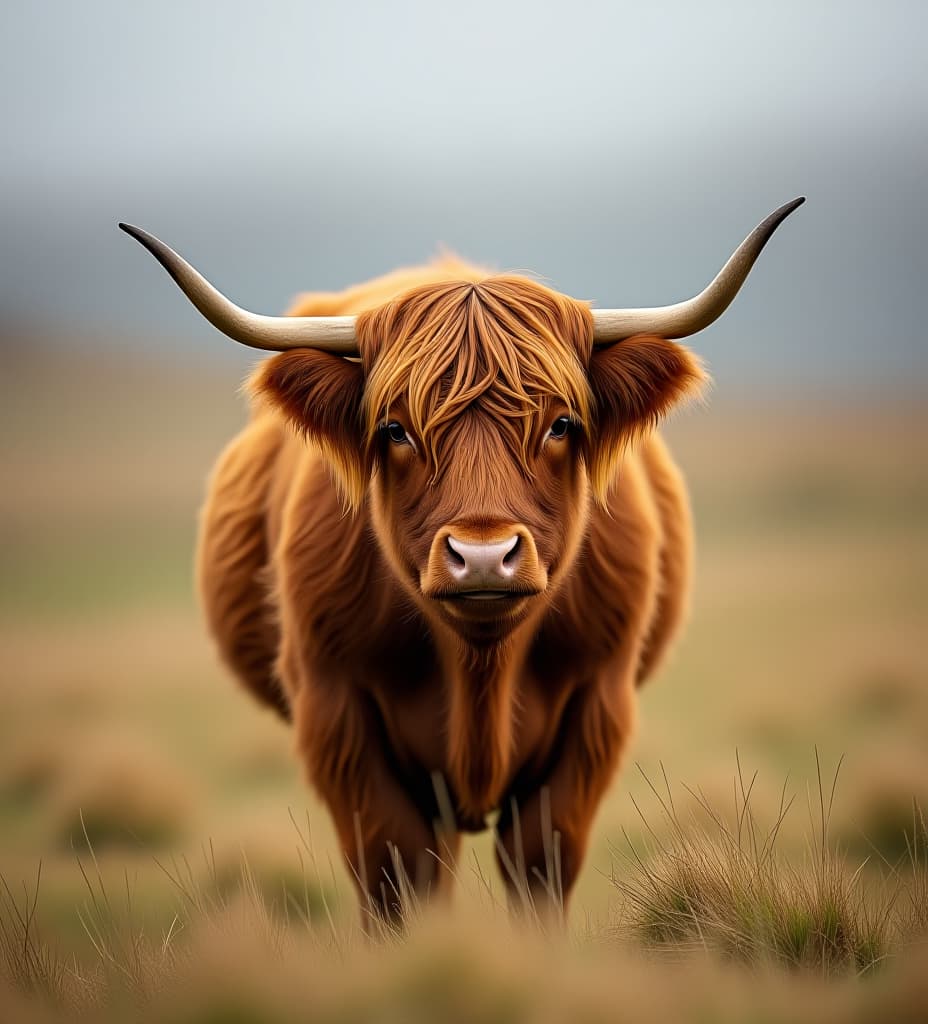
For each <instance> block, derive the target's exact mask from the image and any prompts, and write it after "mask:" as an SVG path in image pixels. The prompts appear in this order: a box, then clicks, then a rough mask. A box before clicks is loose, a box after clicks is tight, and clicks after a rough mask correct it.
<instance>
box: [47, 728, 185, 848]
mask: <svg viewBox="0 0 928 1024" xmlns="http://www.w3.org/2000/svg"><path fill="white" fill-rule="evenodd" d="M191 809H192V794H191V787H190V784H189V783H188V781H187V780H186V779H185V778H184V777H183V776H181V775H180V774H179V773H178V772H177V771H176V770H175V769H174V767H173V766H172V765H171V764H170V763H167V762H166V761H165V759H164V758H163V757H160V756H157V755H156V754H155V753H154V752H153V751H150V750H147V749H146V748H145V747H144V745H140V744H137V743H132V742H129V741H120V742H107V741H106V740H102V741H101V742H100V743H99V744H96V745H93V746H90V745H88V747H87V752H86V756H85V757H84V758H82V759H81V761H80V762H79V763H76V764H73V765H72V766H71V769H70V771H69V772H68V773H67V775H65V776H63V777H62V778H61V780H60V782H59V785H58V786H57V787H56V789H55V791H54V792H53V793H52V794H51V795H50V797H49V815H48V817H49V823H50V828H51V832H52V837H53V839H54V841H55V842H56V843H57V845H59V846H60V847H62V848H69V847H72V846H78V847H79V846H81V845H82V844H83V843H84V841H87V842H89V843H91V844H92V845H93V846H94V847H95V848H96V849H98V850H99V849H102V848H104V847H110V846H116V847H120V846H127V845H128V846H134V847H137V846H143V847H151V848H159V847H164V846H166V845H167V844H169V843H173V842H175V841H177V840H178V839H179V838H181V837H182V835H183V833H184V830H185V828H186V825H187V822H188V820H189V818H190V813H191Z"/></svg>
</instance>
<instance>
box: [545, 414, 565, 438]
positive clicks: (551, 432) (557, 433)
mask: <svg viewBox="0 0 928 1024" xmlns="http://www.w3.org/2000/svg"><path fill="white" fill-rule="evenodd" d="M569 430H570V417H569V416H558V418H557V419H556V420H555V421H554V422H553V423H552V424H551V426H550V427H549V428H548V437H553V438H554V440H555V441H559V440H560V439H561V438H562V437H566V436H567V432H568V431H569Z"/></svg>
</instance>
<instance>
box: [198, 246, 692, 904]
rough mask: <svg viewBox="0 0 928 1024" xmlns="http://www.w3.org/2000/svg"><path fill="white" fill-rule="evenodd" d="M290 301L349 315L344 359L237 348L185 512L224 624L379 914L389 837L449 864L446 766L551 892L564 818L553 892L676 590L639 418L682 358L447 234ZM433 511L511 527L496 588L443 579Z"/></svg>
mask: <svg viewBox="0 0 928 1024" xmlns="http://www.w3.org/2000/svg"><path fill="white" fill-rule="evenodd" d="M291 312H292V313H293V314H296V315H314V314H320V315H321V314H348V313H360V314H362V315H361V316H360V317H359V320H358V337H359V344H360V351H361V360H360V362H359V363H358V362H353V361H349V360H345V359H342V358H339V357H337V356H332V355H328V354H326V353H323V352H316V351H308V350H294V351H290V352H287V353H284V354H281V355H278V356H275V357H273V358H271V359H269V360H268V361H267V362H265V363H264V364H263V365H262V366H261V367H260V368H259V370H258V371H257V373H256V374H255V377H254V379H253V381H252V390H253V393H254V395H255V403H254V411H253V417H252V421H251V423H250V424H249V425H248V427H246V429H245V430H244V431H243V433H242V434H241V435H240V436H239V437H238V438H236V439H235V440H234V441H233V442H232V444H231V445H230V446H229V448H228V449H227V450H226V452H225V453H224V455H223V456H222V458H221V459H220V461H219V464H218V466H217V469H216V472H215V474H214V476H213V480H212V484H211V488H210V493H209V497H208V500H207V504H206V507H205V510H204V513H203V523H202V534H201V544H200V561H199V572H200V583H201V591H202V595H203V601H204V604H205V606H206V611H207V616H208V619H209V623H210V626H211V629H212V631H213V633H214V634H215V636H216V638H217V640H218V643H219V647H220V650H221V652H222V654H223V656H224V658H225V660H226V661H227V662H228V663H229V665H230V666H231V667H232V668H233V670H234V671H235V672H236V673H237V675H238V676H239V678H240V679H241V680H242V681H243V682H244V683H245V685H246V686H247V687H248V688H249V689H250V690H251V691H252V692H253V693H254V694H256V695H257V696H258V697H259V698H261V699H262V700H264V701H265V702H267V703H268V704H270V705H271V706H273V707H274V708H276V709H277V710H278V711H280V712H281V713H283V714H285V715H287V716H288V717H292V719H293V721H294V723H295V727H296V733H297V741H298V747H299V751H300V754H301V756H302V758H303V759H304V761H305V764H306V768H307V771H308V774H309V778H310V779H311V781H312V782H313V784H314V785H315V786H316V787H317V789H318V790H319V792H320V793H321V795H322V797H323V798H324V800H325V801H326V803H327V804H328V806H329V808H330V810H331V812H332V815H333V817H334V820H335V824H336V827H337V829H338V833H339V836H340V838H341V842H342V845H343V848H344V851H345V855H346V856H347V858H348V859H349V861H350V862H351V864H352V865H353V867H354V869H355V872H356V874H357V877H358V879H359V886H360V888H361V890H362V892H363V893H366V894H367V895H369V896H370V898H371V899H372V900H373V903H374V905H375V906H377V907H378V908H379V909H380V910H381V911H382V912H384V913H388V914H389V913H390V912H391V902H392V897H391V894H392V892H393V888H392V886H393V884H395V874H394V872H395V861H394V860H393V859H391V855H390V851H389V849H388V844H392V845H393V846H394V847H395V853H396V854H398V856H399V858H401V860H402V862H403V865H404V867H405V869H406V870H407V871H408V872H409V874H410V876H411V877H413V878H414V879H415V881H416V884H417V885H419V886H420V887H428V886H429V885H437V884H438V883H440V882H441V881H442V879H441V874H442V871H443V869H442V868H441V866H440V864H439V861H438V860H437V859H436V858H435V857H434V856H432V855H430V854H429V852H428V851H430V850H437V849H438V842H437V837H436V831H435V828H436V825H435V822H436V820H437V819H438V818H439V806H438V803H437V802H436V795H435V788H434V783H435V778H436V776H437V775H440V776H441V778H442V781H443V786H444V788H445V789H446V791H447V793H448V794H449V798H450V801H451V804H452V808H453V813H454V816H455V823H454V827H455V829H456V830H457V831H472V830H478V829H482V828H484V827H486V824H485V822H486V819H487V816H488V815H489V814H491V813H492V812H494V811H496V810H499V811H500V817H499V820H498V822H497V830H498V833H499V840H500V848H501V859H502V860H503V861H504V862H505V861H506V860H507V859H508V860H511V861H512V862H513V863H518V864H519V865H520V866H523V865H524V871H525V873H526V876H527V878H528V881H529V883H530V885H531V886H532V887H533V889H534V890H535V895H536V897H537V898H538V899H540V900H542V901H547V900H548V899H549V893H548V892H547V890H546V889H545V888H544V886H543V884H542V883H541V882H540V881H539V878H538V876H539V873H540V875H541V877H546V876H547V875H548V874H549V868H550V859H551V853H552V834H555V835H556V836H557V837H559V838H558V839H557V842H558V843H559V855H560V873H561V880H560V881H561V885H562V887H563V892H564V893H565V895H566V894H568V893H569V891H570V887H571V885H572V884H573V881H574V879H575V878H576V875H577V871H578V870H579V867H580V864H581V862H582V859H583V855H584V851H585V848H586V843H587V838H588V835H589V830H590V825H591V821H592V818H593V815H594V813H595V810H596V807H597V804H598V802H599V800H600V798H601V797H602V794H603V792H604V790H605V788H606V786H607V785H608V783H609V781H610V779H611V778H612V776H613V774H614V772H615V769H616V767H617V765H618V762H619V757H620V754H621V752H622V749H623V747H624V746H625V744H626V742H627V741H628V738H629V735H630V733H631V731H632V727H633V720H634V709H635V686H636V684H637V683H639V682H641V681H642V680H643V679H644V678H645V677H646V676H647V675H649V674H650V673H651V672H653V670H654V668H655V666H656V664H657V663H658V661H659V660H660V658H661V656H662V654H663V653H664V651H665V650H666V648H667V645H668V643H669V641H670V639H671V637H672V635H673V634H674V632H675V630H676V628H677V626H678V625H679V623H680V620H681V618H682V616H683V613H684V608H685V602H686V593H687V587H688V582H689V563H690V545H691V531H690V521H689V512H688V506H687V500H686V493H685V489H684V487H683V483H682V481H681V478H680V476H679V474H678V472H677V470H676V468H675V467H674V465H673V463H672V462H671V460H670V457H669V455H668V454H667V451H666V449H665V448H664V446H663V444H662V443H661V441H660V439H659V438H658V437H657V436H656V435H655V434H654V433H653V427H654V426H655V424H656V423H657V421H658V420H659V419H660V417H661V416H663V415H664V413H666V412H667V411H668V410H669V409H670V408H671V406H673V405H674V404H675V403H676V402H677V401H679V400H680V399H681V398H683V397H684V396H686V395H688V394H691V393H692V392H694V391H695V390H696V389H697V388H698V385H699V384H700V382H701V380H702V372H701V370H700V368H699V365H698V363H697V362H696V361H695V360H694V359H693V357H692V356H691V355H690V354H689V353H688V352H687V351H686V349H684V348H683V347H682V346H680V345H678V344H674V343H671V342H668V341H665V340H662V339H660V338H653V337H639V338H632V339H630V340H628V341H623V342H621V343H619V344H616V345H613V346H612V347H610V348H606V349H600V350H595V351H594V349H593V346H592V322H591V316H590V311H589V309H588V307H587V306H586V305H585V304H583V303H580V302H576V301H575V300H573V299H569V298H567V297H565V296H563V295H559V294H557V293H555V292H553V291H551V290H549V289H547V288H545V287H543V286H541V285H539V284H537V283H535V282H533V281H531V280H528V279H526V278H520V277H493V276H490V275H488V274H486V273H485V272H483V271H481V270H479V269H478V268H475V267H469V266H467V265H466V264H462V263H459V262H458V261H456V260H453V259H448V260H445V261H442V262H439V263H437V264H433V265H432V266H430V267H425V268H421V269H418V270H414V271H400V272H398V273H397V274H393V275H390V276H388V277H387V278H382V279H380V280H378V281H374V282H371V283H370V284H369V285H366V286H360V287H358V288H354V289H351V290H349V291H346V292H344V293H341V294H339V295H325V296H313V295H308V296H304V297H303V298H302V299H301V300H300V301H299V302H298V303H297V304H296V306H295V307H294V308H293V309H292V310H291ZM564 416H567V417H569V418H570V424H571V425H570V427H569V429H568V431H567V434H566V436H564V437H560V436H557V437H556V436H554V433H553V431H552V430H551V429H550V428H551V427H552V424H553V423H554V422H555V421H557V420H558V418H561V417H564ZM388 422H389V423H394V424H399V425H401V426H402V427H403V428H404V429H405V432H406V439H400V440H397V439H396V437H394V438H393V439H391V437H390V436H389V434H388V433H387V432H386V431H385V430H384V426H385V424H387V423H388ZM561 423H562V425H563V420H561ZM293 427H296V430H294V429H292V428H293ZM394 433H397V428H394ZM452 533H453V535H454V536H455V537H457V538H463V539H466V540H467V541H468V543H470V542H473V543H490V542H495V541H496V539H498V538H500V537H510V536H513V535H517V536H518V537H519V538H520V558H521V561H520V562H519V574H518V575H517V577H516V578H515V582H514V584H513V587H514V589H513V593H512V595H511V597H507V598H506V599H505V600H502V601H496V600H494V601H479V600H460V599H456V598H460V594H456V593H455V592H454V586H453V580H452V579H451V578H450V576H449V570H447V568H446V566H445V563H446V562H447V552H446V550H445V545H446V543H447V537H448V536H450V535H451V534H452ZM517 826H518V827H517ZM442 842H443V843H449V842H450V844H451V846H452V848H453V846H454V840H453V838H451V837H448V836H447V835H443V836H442ZM504 877H505V878H506V880H507V884H509V885H510V886H512V885H513V880H512V879H511V878H510V877H509V873H508V872H504Z"/></svg>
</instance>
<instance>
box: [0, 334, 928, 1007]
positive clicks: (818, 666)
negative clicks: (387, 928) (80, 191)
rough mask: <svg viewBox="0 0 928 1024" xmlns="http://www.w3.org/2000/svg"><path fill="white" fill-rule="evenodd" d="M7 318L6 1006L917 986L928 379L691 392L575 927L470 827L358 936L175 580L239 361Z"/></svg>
mask: <svg viewBox="0 0 928 1024" xmlns="http://www.w3.org/2000/svg"><path fill="white" fill-rule="evenodd" d="M25 349H26V350H25V353H23V352H22V351H21V350H20V351H19V352H18V353H17V354H13V353H10V352H5V353H4V356H5V363H6V369H5V372H4V375H3V376H2V378H0V410H2V412H0V416H2V426H3V429H2V432H0V449H2V456H0V466H2V475H3V489H2V493H0V567H2V574H0V834H2V846H0V875H2V878H3V880H4V884H5V886H6V888H4V889H3V891H2V893H0V924H2V928H0V954H2V955H0V1020H6V1019H10V1020H14V1019H15V1020H19V1019H24V1020H28V1019H32V1018H35V1019H37V1020H44V1019H46V1018H52V1019H54V1018H56V1017H57V1016H58V1015H60V1014H63V1013H64V1014H66V1015H67V1014H73V1013H75V1012H77V1010H82V1011H84V1012H86V1013H87V1014H88V1015H90V1016H101V1017H103V1018H104V1019H113V1020H121V1019H127V1018H128V1017H130V1016H135V1015H136V1014H142V1016H145V1017H146V1019H152V1020H165V1019H171V1020H184V1021H193V1020H217V1021H218V1020H236V1021H239V1020H242V1021H244V1020H252V1019H255V1020H262V1019H290V1018H291V1017H292V1016H295V1015H298V1016H300V1017H301V1019H306V1020H310V1019H311V1020H316V1019H319V1020H359V1019H368V1018H375V1019H384V1020H423V1021H424V1020H470V1019H483V1020H535V1019H551V1020H554V1019H564V1018H566V1017H571V1019H587V1020H591V1021H592V1020H600V1019H602V1020H606V1019H614V1017H615V1015H616V1014H617V1012H618V1011H619V1010H620V1009H623V1008H624V1010H625V1011H626V1013H628V1014H631V1015H632V1016H636V1017H639V1018H640V1019H655V1020H657V1019H661V1020H666V1019H668V1018H670V1017H675V1018H677V1019H707V1018H711V1019H755V1018H757V1019H760V1016H761V1010H762V1011H763V1019H766V1020H773V1019H784V1020H787V1019H792V1020H795V1019H809V1020H813V1019H814V1020H828V1019H845V1018H846V1017H848V1016H855V1017H856V1018H857V1019H863V1020H869V1019H873V1020H876V1019H878V1018H879V1019H890V1018H893V1019H903V1014H904V1013H906V1012H909V1011H911V1012H912V1013H913V1014H915V1013H917V1010H918V1006H919V1002H918V1000H919V999H920V1000H921V1004H920V1005H921V1009H922V1011H924V1007H925V1006H926V1005H928V987H926V980H925V976H926V973H928V972H925V970H924V964H925V963H926V954H925V951H924V948H923V947H922V946H921V945H920V943H919V939H918V936H919V935H920V934H922V933H924V932H925V931H926V926H928V909H926V906H928V901H926V889H925V875H924V874H923V873H922V871H923V864H924V860H925V849H924V845H921V844H923V843H924V835H923V834H921V830H920V826H919V819H918V811H917V807H918V806H921V807H928V650H926V643H925V638H926V635H928V632H926V625H928V587H926V585H925V580H926V578H928V429H926V428H928V409H926V408H925V407H921V408H920V407H917V406H915V405H913V404H911V403H908V404H905V403H901V404H896V403H892V402H891V401H889V400H888V399H884V400H882V401H880V402H871V403H866V402H858V403H845V404H836V403H834V402H832V403H826V404H824V405H822V404H820V403H818V402H816V401H814V400H812V399H810V398H809V399H803V400H800V399H798V398H796V399H790V400H784V401H782V402H780V403H778V404H773V403H769V402H768V403H754V404H751V405H750V406H749V405H748V404H747V403H746V404H745V405H744V406H743V407H739V406H738V404H737V401H734V400H732V396H726V395H718V396H714V397H713V400H712V402H711V403H710V406H709V407H708V408H693V409H690V410H688V411H686V412H684V413H683V414H681V415H680V416H679V417H678V418H677V419H676V421H675V422H674V423H672V424H671V425H670V427H669V429H668V434H669V436H670V438H671V440H672V443H673V446H674V450H675V451H676V453H677V454H678V457H679V459H680V462H681V464H682V465H683V467H684V469H685V471H686V474H687V476H688V479H689V481H690V484H691V488H692V494H693V500H694V507H695V513H696V521H697V534H698V542H699V551H698V561H697V578H696V588H695V593H694V597H693V608H692V616H691V622H690V624H689V627H688V630H687V633H686V635H685V637H684V639H683V641H682V642H681V643H680V644H679V646H678V648H677V649H676V652H675V655H674V657H673V658H672V660H671V662H670V663H669V664H668V666H667V667H666V668H665V670H664V671H663V673H662V675H661V677H660V678H659V679H656V680H654V681H653V683H652V684H650V685H649V686H648V687H647V689H646V690H645V691H644V692H643V693H642V699H641V712H640V730H639V735H638V737H637V739H636V741H635V743H634V745H633V749H632V751H631V753H630V755H629V757H628V759H627V762H626V765H625V769H624V771H623V773H622V774H621V775H620V777H619V778H618V779H617V781H616V783H615V785H614V787H613V789H612V791H611V794H610V796H609V797H608V799H607V801H606V803H605V804H604V806H603V808H602V811H601V813H600V815H599V818H598V820H597V827H596V832H595V837H594V841H593V843H592V847H591V851H590V856H589V859H588V862H587V866H586V868H585V870H584V873H583V875H582V877H581V880H580V883H579V885H578V888H577V892H576V896H575V900H574V905H573V907H572V915H571V920H570V922H569V926H568V930H567V934H566V936H555V935H552V934H546V933H545V932H544V931H543V930H541V931H539V930H538V929H535V930H529V931H528V932H526V931H525V930H524V929H523V930H516V931H515V932H512V931H511V930H510V929H511V928H514V927H515V926H514V925H510V923H509V922H508V921H507V918H506V914H505V913H504V911H503V910H502V908H501V906H500V903H499V901H500V899H501V886H500V883H499V881H498V879H496V878H495V877H493V867H492V848H491V841H490V839H489V837H478V838H477V839H476V840H475V841H474V842H473V843H472V844H471V845H469V846H468V847H467V848H466V850H465V852H464V853H463V854H462V856H461V858H460V860H459V862H458V864H457V868H456V870H457V874H458V876H459V885H458V889H459V892H458V894H457V897H456V900H455V904H454V908H453V910H452V911H451V912H448V911H442V912H440V913H439V912H435V911H433V910H430V909H429V908H420V907H411V908H410V909H409V914H410V918H411V919H414V920H411V927H410V932H411V934H410V935H409V937H408V938H406V939H404V940H402V941H400V940H399V939H398V938H397V937H395V936H385V937H383V938H382V940H380V941H379V942H375V943H366V942H365V941H363V940H362V938H361V936H360V934H359V931H358V927H357V921H356V910H355V903H354V897H353V893H352V890H351V885H350V881H349V879H348V876H347V874H346V872H345V870H344V869H343V867H342V865H341V863H340V859H339V855H338V851H337V848H336V846H335V843H334V839H333V833H332V829H331V826H330V823H329V821H328V818H327V815H326V813H325V811H324V809H323V808H322V807H321V805H320V804H319V803H318V802H317V801H316V800H315V798H314V797H313V795H312V794H311V792H310V791H309V790H308V789H307V788H306V786H305V785H304V784H303V782H302V779H301V775H300V770H299V767H298V765H297V763H296V761H295V759H294V758H293V756H292V754H291V750H290V745H291V741H290V736H289V733H288V731H287V730H286V729H285V728H284V727H283V726H281V725H280V724H279V723H277V722H276V721H275V720H274V719H273V717H272V716H271V715H269V714H267V713H265V712H263V711H261V710H259V709H258V708H257V707H255V706H254V705H253V704H252V703H251V702H250V701H249V700H248V699H247V698H246V697H245V696H244V695H243V694H241V693H240V692H238V691H237V690H236V689H235V688H234V686H233V685H232V683H231V682H230V681H229V680H228V679H227V678H226V677H225V676H224V674H223V672H222V671H221V670H220V668H219V666H218V665H217V663H216V660H215V658H214V656H213V654H212V651H211V649H210V646H209V643H208V641H207V638H206V636H205V634H204V631H203V629H202V627H201V624H200V621H199V616H198V613H197V609H196V605H195V602H194V600H193V595H192V581H191V568H190V566H191V551H192V544H193V536H194V529H195V518H196V509H197V507H198V504H199V500H200V495H201V491H202V481H203V479H204V476H205V473H206V471H207V470H208V468H209V466H210V464H211V461H212V459H213V458H214V456H215V454H216V453H217V452H218V450H219V448H220V447H221V446H222V444H223V443H224V441H225V440H226V439H227V438H228V437H229V436H230V435H231V434H232V432H233V431H234V430H235V429H236V427H237V425H238V424H239V423H240V422H241V421H242V419H243V415H244V410H243V404H242V401H241V399H240V398H238V397H237V396H236V387H237V384H238V379H237V374H236V373H235V372H231V371H230V370H229V368H228V366H223V367H221V368H219V369H209V370H207V369H205V368H203V367H202V366H199V367H197V366H192V367H191V366H187V365H185V366H182V367H181V366H176V365H173V366H172V365H171V364H169V363H166V362H161V361H159V360H157V359H156V358H151V359H148V360H146V359H143V358H129V357H126V356H124V355H118V354H116V350H115V349H114V350H113V351H111V352H108V353H104V352H103V351H102V350H99V349H98V350H95V351H94V352H93V353H92V354H90V355H88V356H85V357H78V356H76V355H74V354H73V353H72V354H65V353H62V352H61V351H59V350H56V349H54V348H52V347H49V346H48V345H47V344H46V343H44V342H43V341H42V340H41V339H29V344H28V345H27V346H25ZM842 758H843V762H842V764H841V769H840V774H839V777H838V780H837V785H836V787H835V791H834V797H833V805H832V806H831V809H830V814H829V815H827V817H828V825H827V829H826V830H825V838H824V841H823V831H822V822H821V818H822V807H821V803H822V802H823V803H825V804H826V805H827V804H829V803H831V789H832V781H833V777H834V774H835V771H836V769H837V766H838V763H839V760H841V759H842ZM820 773H821V779H822V781H821V785H820ZM742 787H743V791H742ZM784 788H785V792H786V794H787V800H788V799H789V797H794V798H795V799H794V800H793V803H792V805H791V806H790V807H789V809H788V811H787V812H786V813H785V816H783V817H782V821H781V820H780V819H781V803H782V800H783V792H784ZM748 791H749V795H748V801H747V802H748V808H747V810H745V807H744V803H745V795H746V794H748ZM668 792H669V796H668ZM820 797H821V798H822V799H821V801H820ZM671 801H672V804H671ZM739 822H740V833H739ZM774 829H775V831H776V843H775V846H774V850H773V852H772V853H769V855H768V852H767V846H768V844H767V840H768V838H769V836H770V832H771V830H774ZM919 835H920V839H919V844H920V845H916V846H915V847H913V845H912V843H913V836H919ZM755 840H756V841H755ZM861 864H864V867H863V868H862V869H861V870H860V871H859V872H857V868H858V867H859V866H860V865H861ZM40 865H41V878H40V880H39V881H38V885H37V880H38V873H39V870H40ZM855 872H856V873H855ZM36 888H38V894H37V896H38V898H37V900H36V901H35V909H34V913H32V911H31V909H30V908H32V906H33V903H32V899H33V897H34V896H35V895H36ZM20 918H21V919H20ZM26 925H28V927H26ZM656 949H659V950H663V951H664V955H657V954H656V953H655V950H656ZM668 952H669V953H671V954H673V955H672V956H670V957H668V956H667V955H666V954H667V953H668ZM707 953H708V955H706V954H707ZM790 964H791V965H792V967H790V969H789V970H786V971H784V969H783V968H784V965H787V966H788V965H790ZM17 965H18V966H17ZM746 965H749V966H746ZM797 965H798V968H799V969H798V970H797ZM4 975H9V976H7V977H4ZM826 975H828V978H826V977H825V976H826ZM4 1010H5V1011H6V1013H5V1014H4V1012H3V1011H4ZM913 1019H916V1018H915V1017H914V1016H913Z"/></svg>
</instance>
